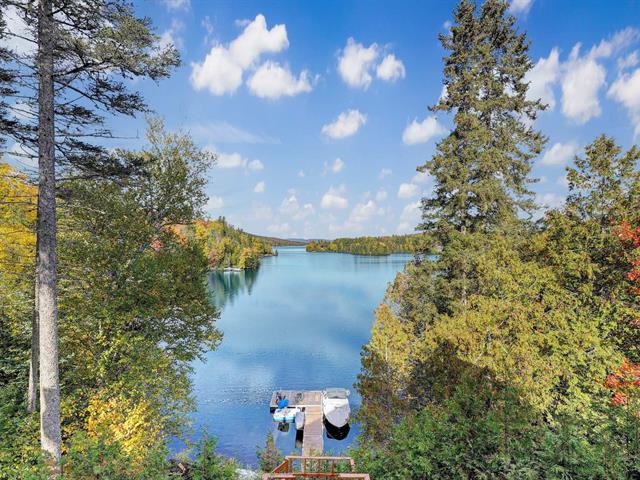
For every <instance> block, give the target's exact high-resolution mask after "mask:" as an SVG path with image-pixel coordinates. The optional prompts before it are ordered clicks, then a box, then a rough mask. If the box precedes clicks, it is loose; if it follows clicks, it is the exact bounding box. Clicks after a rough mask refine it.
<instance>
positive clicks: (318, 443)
mask: <svg viewBox="0 0 640 480" xmlns="http://www.w3.org/2000/svg"><path fill="white" fill-rule="evenodd" d="M278 393H280V394H281V395H282V396H284V397H285V398H287V399H288V400H289V406H290V407H298V408H301V409H303V410H304V434H303V437H302V455H303V456H310V455H321V454H322V452H323V451H324V425H323V423H322V392H321V391H319V390H278V391H276V392H273V394H272V395H271V401H270V402H269V409H270V410H271V411H272V412H273V411H274V410H275V409H276V408H278V401H277V395H278Z"/></svg>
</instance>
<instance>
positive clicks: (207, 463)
mask: <svg viewBox="0 0 640 480" xmlns="http://www.w3.org/2000/svg"><path fill="white" fill-rule="evenodd" d="M197 449H198V454H197V455H196V457H195V459H194V460H193V463H192V464H191V467H190V468H189V474H190V475H191V479H192V480H236V479H238V478H239V476H238V473H237V472H236V470H237V469H238V464H237V463H236V462H235V461H234V460H231V459H228V458H225V457H223V456H222V455H218V454H217V453H216V452H215V450H216V440H215V439H214V438H212V437H206V436H205V437H203V438H202V439H201V440H200V441H199V442H198V445H197Z"/></svg>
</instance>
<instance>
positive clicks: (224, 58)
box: [190, 14, 313, 100]
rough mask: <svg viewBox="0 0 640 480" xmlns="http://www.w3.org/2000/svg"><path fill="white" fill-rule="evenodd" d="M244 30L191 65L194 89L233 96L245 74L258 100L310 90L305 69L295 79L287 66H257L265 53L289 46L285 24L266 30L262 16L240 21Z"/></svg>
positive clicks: (309, 82)
mask: <svg viewBox="0 0 640 480" xmlns="http://www.w3.org/2000/svg"><path fill="white" fill-rule="evenodd" d="M243 26H244V29H243V31H242V33H241V34H240V35H238V37H236V38H235V39H234V40H232V41H231V42H230V43H229V44H228V45H224V44H221V43H217V44H214V45H213V46H212V47H211V50H210V51H209V53H208V54H207V56H206V57H205V59H204V60H203V61H202V62H193V63H192V64H191V77H190V78H191V84H192V85H193V87H194V88H195V89H196V90H204V89H206V90H208V91H209V92H210V93H212V94H213V95H224V94H228V93H234V92H235V91H236V90H237V89H238V88H239V87H240V85H242V83H243V81H244V75H245V72H247V71H251V72H252V74H251V76H250V77H249V79H248V80H247V82H246V83H247V87H248V88H249V91H250V92H251V93H253V94H254V95H256V96H258V97H261V98H268V99H274V100H275V99H278V98H280V97H283V96H289V97H291V96H294V95H298V94H299V93H304V92H310V91H311V90H312V89H313V86H312V79H311V75H310V74H309V72H308V71H307V70H303V71H302V72H300V74H299V75H298V76H296V75H295V74H293V73H292V72H291V70H290V69H289V67H288V66H287V65H281V64H280V63H278V62H276V61H273V60H268V61H266V62H264V63H262V64H260V65H258V64H259V62H260V59H261V57H262V56H263V55H264V54H270V53H271V54H274V53H278V52H281V51H283V50H285V49H287V48H288V47H289V39H288V37H287V28H286V26H285V25H284V24H279V25H275V26H273V27H272V28H271V29H269V28H267V21H266V19H265V17H264V15H261V14H260V15H257V16H256V18H255V19H254V20H252V21H249V22H246V23H244V22H243Z"/></svg>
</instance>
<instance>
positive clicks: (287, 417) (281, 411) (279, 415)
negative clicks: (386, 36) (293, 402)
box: [273, 407, 300, 423]
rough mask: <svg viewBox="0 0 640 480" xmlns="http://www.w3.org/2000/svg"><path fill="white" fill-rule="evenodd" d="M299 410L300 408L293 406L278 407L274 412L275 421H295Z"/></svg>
mask: <svg viewBox="0 0 640 480" xmlns="http://www.w3.org/2000/svg"><path fill="white" fill-rule="evenodd" d="M299 411H300V409H299V408H293V407H283V408H276V410H275V412H273V421H274V422H279V423H293V422H295V421H296V413H298V412H299Z"/></svg>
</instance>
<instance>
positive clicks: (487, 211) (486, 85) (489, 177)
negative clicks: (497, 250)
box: [419, 0, 546, 245]
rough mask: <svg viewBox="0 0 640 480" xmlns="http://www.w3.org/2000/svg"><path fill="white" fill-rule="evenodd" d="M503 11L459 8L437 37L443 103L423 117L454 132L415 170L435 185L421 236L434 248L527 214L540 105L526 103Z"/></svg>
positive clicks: (520, 49)
mask: <svg viewBox="0 0 640 480" xmlns="http://www.w3.org/2000/svg"><path fill="white" fill-rule="evenodd" d="M507 8H508V3H507V2H506V1H504V0H488V1H486V2H485V3H483V5H482V6H481V7H480V11H479V12H478V11H477V10H478V9H477V7H476V5H475V3H474V2H472V1H471V0H462V1H461V2H460V4H459V5H458V7H457V8H456V11H455V14H454V21H455V23H454V25H453V26H452V27H451V31H450V33H448V34H441V35H440V41H441V43H442V46H443V47H444V49H445V50H447V51H448V52H449V55H448V56H447V57H445V59H444V85H445V89H446V95H444V96H443V97H442V98H441V99H440V101H439V102H438V104H437V105H435V106H434V107H432V108H431V110H432V111H434V112H446V113H454V118H453V121H454V128H453V130H452V131H451V133H450V134H449V135H448V136H447V137H446V138H445V139H444V140H442V141H441V142H440V143H439V144H438V146H437V152H436V154H435V155H434V156H433V158H432V159H431V160H429V161H428V162H426V164H425V165H423V166H421V167H419V170H420V171H428V172H429V173H430V174H431V175H433V177H434V178H435V184H436V185H435V194H434V196H433V197H431V198H427V199H425V200H424V201H423V214H424V224H423V225H422V228H423V229H424V230H425V231H426V232H428V233H430V234H432V235H435V240H436V241H438V242H440V244H441V245H442V244H443V243H444V242H446V241H447V240H448V234H449V232H450V231H451V230H454V231H457V232H462V233H465V232H470V233H471V232H490V231H492V230H495V229H496V228H497V227H499V226H500V225H501V224H502V223H504V222H505V221H509V220H513V219H514V218H515V217H516V215H517V214H518V213H519V212H520V211H524V212H528V211H530V210H531V208H532V207H533V204H532V202H531V198H530V197H531V192H530V191H529V190H528V184H529V183H530V182H531V180H530V179H529V173H530V170H531V160H532V159H533V158H534V157H535V156H536V155H538V154H539V153H540V151H541V150H542V147H543V146H544V143H545V141H546V139H545V138H544V137H543V136H542V135H541V134H540V133H539V132H536V131H535V130H533V128H532V126H531V123H532V122H533V121H534V120H535V119H536V116H537V114H538V112H539V111H540V110H541V109H543V108H544V105H542V104H541V102H540V101H539V100H536V101H532V100H528V99H527V96H526V94H527V88H528V84H527V82H525V75H526V73H527V72H528V71H529V70H530V69H531V68H532V63H531V60H530V58H529V56H528V48H529V44H528V41H527V39H526V35H525V34H524V33H518V32H517V30H516V28H515V25H514V24H515V18H514V17H513V16H511V15H508V14H507Z"/></svg>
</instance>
